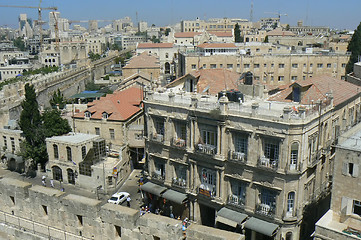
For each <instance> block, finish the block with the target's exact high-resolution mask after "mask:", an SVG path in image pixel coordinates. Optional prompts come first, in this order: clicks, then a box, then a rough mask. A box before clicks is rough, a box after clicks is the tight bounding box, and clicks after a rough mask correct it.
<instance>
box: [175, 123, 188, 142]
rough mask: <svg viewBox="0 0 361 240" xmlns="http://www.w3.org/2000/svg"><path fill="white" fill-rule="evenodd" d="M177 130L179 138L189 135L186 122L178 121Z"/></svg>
mask: <svg viewBox="0 0 361 240" xmlns="http://www.w3.org/2000/svg"><path fill="white" fill-rule="evenodd" d="M175 130H176V134H177V138H178V139H183V140H185V139H186V136H187V125H186V124H184V123H177V124H176V125H175Z"/></svg>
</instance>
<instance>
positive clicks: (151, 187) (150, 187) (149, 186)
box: [140, 182, 167, 197]
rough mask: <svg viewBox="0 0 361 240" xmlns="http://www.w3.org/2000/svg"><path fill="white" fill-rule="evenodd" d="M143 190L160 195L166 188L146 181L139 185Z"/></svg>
mask: <svg viewBox="0 0 361 240" xmlns="http://www.w3.org/2000/svg"><path fill="white" fill-rule="evenodd" d="M140 188H141V189H142V190H143V191H146V192H149V193H151V194H154V195H157V196H158V197H160V196H161V195H162V193H163V192H164V191H165V190H167V188H166V187H162V186H159V185H158V184H154V183H151V182H147V183H145V184H144V185H141V187H140Z"/></svg>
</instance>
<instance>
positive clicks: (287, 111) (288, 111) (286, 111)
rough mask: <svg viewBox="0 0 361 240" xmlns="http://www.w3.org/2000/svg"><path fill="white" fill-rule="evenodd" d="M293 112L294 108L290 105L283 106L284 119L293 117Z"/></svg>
mask: <svg viewBox="0 0 361 240" xmlns="http://www.w3.org/2000/svg"><path fill="white" fill-rule="evenodd" d="M291 112H292V108H291V107H289V106H286V107H284V108H283V119H284V120H290V118H291Z"/></svg>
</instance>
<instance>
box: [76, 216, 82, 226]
mask: <svg viewBox="0 0 361 240" xmlns="http://www.w3.org/2000/svg"><path fill="white" fill-rule="evenodd" d="M76 216H77V218H78V221H79V224H80V225H81V226H83V216H81V215H76Z"/></svg>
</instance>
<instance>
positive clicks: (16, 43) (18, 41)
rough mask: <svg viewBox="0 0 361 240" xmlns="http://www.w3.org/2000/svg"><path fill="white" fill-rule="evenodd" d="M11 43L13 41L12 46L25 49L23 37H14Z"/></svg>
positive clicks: (21, 49)
mask: <svg viewBox="0 0 361 240" xmlns="http://www.w3.org/2000/svg"><path fill="white" fill-rule="evenodd" d="M13 43H14V46H15V47H17V48H19V50H20V51H25V50H26V48H25V43H24V41H23V39H22V38H21V37H18V38H16V39H15V40H14V41H13Z"/></svg>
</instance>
